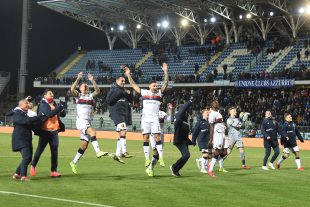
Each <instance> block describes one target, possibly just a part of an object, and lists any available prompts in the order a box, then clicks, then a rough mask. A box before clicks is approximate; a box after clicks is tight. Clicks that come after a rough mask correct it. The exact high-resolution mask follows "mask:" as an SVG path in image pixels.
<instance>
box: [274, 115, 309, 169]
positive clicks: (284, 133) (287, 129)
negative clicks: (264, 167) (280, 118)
mask: <svg viewBox="0 0 310 207" xmlns="http://www.w3.org/2000/svg"><path fill="white" fill-rule="evenodd" d="M284 120H285V122H284V124H283V126H282V130H281V144H282V145H284V149H283V156H282V157H281V158H280V159H279V161H278V162H277V168H278V169H280V166H281V164H282V162H283V161H284V160H285V159H286V158H289V156H290V151H292V152H293V154H294V155H295V162H296V165H297V170H299V171H304V170H305V169H304V168H303V167H301V163H300V157H299V147H298V146H297V142H296V137H298V139H299V140H300V141H301V142H304V139H303V137H302V136H301V134H300V132H299V130H298V128H297V126H296V124H295V123H294V122H293V121H292V115H291V114H289V113H286V114H285V115H284Z"/></svg>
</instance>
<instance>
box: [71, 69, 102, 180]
mask: <svg viewBox="0 0 310 207" xmlns="http://www.w3.org/2000/svg"><path fill="white" fill-rule="evenodd" d="M82 77H83V72H80V73H79V74H78V77H77V79H76V80H75V82H74V83H73V84H72V86H71V93H72V95H73V96H75V97H76V108H77V119H76V128H77V129H78V130H80V131H81V147H80V148H79V149H78V151H77V153H76V155H75V157H74V159H73V160H72V161H71V162H70V166H71V169H72V172H73V173H75V174H77V163H78V161H79V159H81V157H82V156H83V154H84V152H85V150H86V149H87V147H88V143H89V141H91V143H92V145H93V148H94V150H95V152H96V155H97V158H101V157H102V156H106V155H107V154H108V152H103V151H101V150H100V147H99V143H98V141H97V138H96V130H95V129H93V128H92V127H91V120H92V115H93V110H94V97H95V96H96V95H98V94H99V93H100V89H99V87H98V86H97V84H96V82H95V80H94V77H93V76H92V75H91V74H88V76H87V77H88V80H89V81H90V82H91V83H92V84H93V86H94V89H95V91H94V92H93V93H90V91H89V86H88V85H87V83H85V82H83V83H81V85H80V87H79V89H80V93H79V92H78V91H77V90H76V86H77V84H78V83H79V81H80V80H81V79H82Z"/></svg>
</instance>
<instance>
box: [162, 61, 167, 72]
mask: <svg viewBox="0 0 310 207" xmlns="http://www.w3.org/2000/svg"><path fill="white" fill-rule="evenodd" d="M161 68H162V69H163V71H164V72H165V73H166V72H168V65H167V63H163V65H162V67H161Z"/></svg>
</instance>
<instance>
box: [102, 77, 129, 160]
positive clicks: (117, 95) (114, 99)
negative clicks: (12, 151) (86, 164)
mask: <svg viewBox="0 0 310 207" xmlns="http://www.w3.org/2000/svg"><path fill="white" fill-rule="evenodd" d="M124 85H125V77H123V76H119V77H117V78H116V81H115V83H113V85H112V86H111V89H110V91H109V93H108V95H107V103H108V104H109V112H110V114H111V119H112V120H113V122H114V124H115V126H116V131H117V132H118V134H119V139H118V141H117V144H116V153H115V156H114V160H116V161H118V162H120V163H123V164H124V163H125V162H124V161H123V160H122V159H121V153H123V157H125V158H131V157H132V155H130V154H129V153H128V152H127V149H126V132H127V126H128V125H131V122H132V121H131V110H130V106H129V103H130V101H132V94H131V92H130V91H129V90H127V89H124Z"/></svg>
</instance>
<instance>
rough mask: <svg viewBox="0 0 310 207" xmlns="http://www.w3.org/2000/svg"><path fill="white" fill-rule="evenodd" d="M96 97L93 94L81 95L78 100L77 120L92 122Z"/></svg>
mask: <svg viewBox="0 0 310 207" xmlns="http://www.w3.org/2000/svg"><path fill="white" fill-rule="evenodd" d="M94 105H95V101H94V97H93V94H92V93H88V94H81V93H79V95H78V97H77V98H76V109H77V118H80V119H85V120H91V119H92V116H93V111H94Z"/></svg>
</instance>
